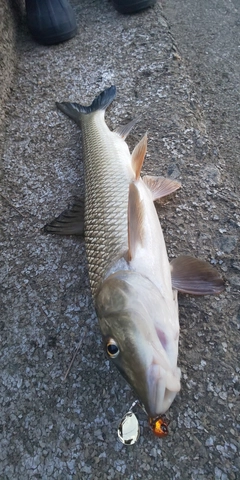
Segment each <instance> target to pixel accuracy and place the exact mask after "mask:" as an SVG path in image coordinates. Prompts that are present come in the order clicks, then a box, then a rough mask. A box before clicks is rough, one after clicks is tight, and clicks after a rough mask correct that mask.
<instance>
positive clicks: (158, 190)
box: [143, 175, 181, 201]
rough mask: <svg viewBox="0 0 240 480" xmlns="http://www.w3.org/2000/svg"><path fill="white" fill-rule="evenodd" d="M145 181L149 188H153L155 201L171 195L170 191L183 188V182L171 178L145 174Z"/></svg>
mask: <svg viewBox="0 0 240 480" xmlns="http://www.w3.org/2000/svg"><path fill="white" fill-rule="evenodd" d="M143 181H144V183H145V185H147V187H148V188H149V190H151V192H152V197H153V201H155V200H158V199H160V198H163V197H166V195H170V193H173V192H175V191H176V190H178V189H179V188H181V183H180V182H177V180H172V179H171V178H165V177H155V176H151V175H145V176H144V177H143Z"/></svg>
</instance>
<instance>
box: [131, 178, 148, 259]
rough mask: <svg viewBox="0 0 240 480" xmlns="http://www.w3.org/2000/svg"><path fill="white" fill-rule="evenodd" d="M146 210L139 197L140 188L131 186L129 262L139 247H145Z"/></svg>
mask: <svg viewBox="0 0 240 480" xmlns="http://www.w3.org/2000/svg"><path fill="white" fill-rule="evenodd" d="M143 217H144V210H143V205H142V201H141V198H140V195H139V191H138V188H137V187H136V185H135V184H134V183H131V184H130V185H129V195H128V260H129V261H130V260H132V259H133V258H134V256H135V253H136V249H137V246H138V245H143V240H144V227H143Z"/></svg>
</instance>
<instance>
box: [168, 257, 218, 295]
mask: <svg viewBox="0 0 240 480" xmlns="http://www.w3.org/2000/svg"><path fill="white" fill-rule="evenodd" d="M170 268H171V275H172V286H173V288H175V289H176V290H179V291H180V292H184V293H191V294H193V295H217V294H218V293H221V292H222V291H223V290H224V280H223V278H222V277H221V275H220V274H219V273H218V271H217V269H215V268H213V267H212V266H211V265H210V264H209V263H208V262H205V261H204V260H198V259H197V258H194V257H190V256H188V255H181V256H179V257H178V258H175V259H174V260H172V261H171V263H170Z"/></svg>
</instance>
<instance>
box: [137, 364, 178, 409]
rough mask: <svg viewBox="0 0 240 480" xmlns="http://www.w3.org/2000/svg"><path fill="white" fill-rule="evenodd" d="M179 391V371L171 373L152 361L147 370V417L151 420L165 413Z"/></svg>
mask: <svg viewBox="0 0 240 480" xmlns="http://www.w3.org/2000/svg"><path fill="white" fill-rule="evenodd" d="M179 390H180V369H179V368H176V371H174V372H173V371H172V370H171V369H170V368H168V369H166V368H164V367H163V366H162V365H161V364H160V363H159V362H156V359H154V360H153V361H152V363H151V365H150V366H149V368H148V369H147V402H146V405H145V408H146V411H147V413H148V415H149V416H150V417H152V418H154V417H157V416H158V415H162V414H163V413H166V411H167V410H168V409H169V408H170V406H171V404H172V402H173V400H174V398H175V396H176V394H177V393H178V392H179Z"/></svg>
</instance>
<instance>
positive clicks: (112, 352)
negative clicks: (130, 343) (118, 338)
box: [107, 338, 119, 358]
mask: <svg viewBox="0 0 240 480" xmlns="http://www.w3.org/2000/svg"><path fill="white" fill-rule="evenodd" d="M107 354H108V355H109V357H111V358H116V357H117V356H118V354H119V348H118V345H117V343H116V342H115V340H113V338H110V339H109V340H108V342H107Z"/></svg>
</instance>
